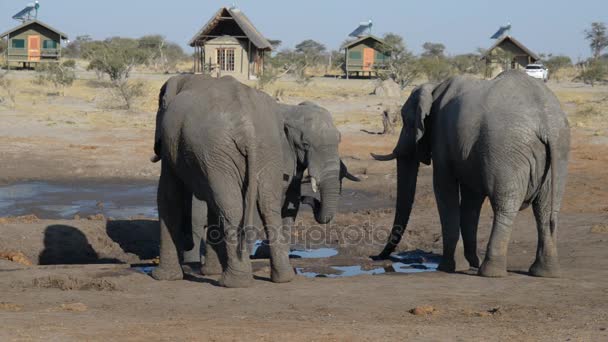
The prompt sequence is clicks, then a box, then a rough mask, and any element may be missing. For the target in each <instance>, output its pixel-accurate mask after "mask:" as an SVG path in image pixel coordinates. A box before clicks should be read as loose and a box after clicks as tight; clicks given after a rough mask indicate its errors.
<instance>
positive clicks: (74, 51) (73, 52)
mask: <svg viewBox="0 0 608 342" xmlns="http://www.w3.org/2000/svg"><path fill="white" fill-rule="evenodd" d="M91 41H93V39H92V38H91V36H89V35H82V36H77V37H76V39H75V40H73V41H71V42H70V43H69V44H68V45H67V46H66V47H65V49H63V55H64V56H66V57H69V58H81V57H82V49H83V46H84V45H86V44H87V43H89V42H91Z"/></svg>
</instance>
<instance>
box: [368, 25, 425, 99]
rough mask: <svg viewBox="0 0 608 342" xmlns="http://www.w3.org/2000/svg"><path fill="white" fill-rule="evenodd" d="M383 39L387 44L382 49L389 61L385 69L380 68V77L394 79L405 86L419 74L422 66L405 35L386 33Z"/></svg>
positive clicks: (402, 86)
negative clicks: (409, 49) (409, 48)
mask: <svg viewBox="0 0 608 342" xmlns="http://www.w3.org/2000/svg"><path fill="white" fill-rule="evenodd" d="M382 40H383V41H384V43H385V45H384V46H383V47H382V49H381V51H382V53H384V54H385V55H387V56H388V57H389V58H388V63H387V66H386V69H385V70H379V71H378V76H379V77H380V79H389V78H390V79H392V80H393V81H395V82H396V83H397V84H399V86H401V88H405V87H406V86H407V85H409V84H410V83H411V82H412V81H413V80H415V79H416V78H417V77H418V76H420V72H421V70H420V66H419V63H418V60H417V59H416V57H415V56H414V54H413V53H411V52H410V51H408V49H407V46H406V44H405V41H404V40H403V37H401V36H400V35H398V34H396V33H386V34H385V35H384V36H383V37H382Z"/></svg>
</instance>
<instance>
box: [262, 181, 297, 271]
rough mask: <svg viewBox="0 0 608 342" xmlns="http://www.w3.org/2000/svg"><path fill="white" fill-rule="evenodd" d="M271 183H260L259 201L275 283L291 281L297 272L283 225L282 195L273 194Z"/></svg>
mask: <svg viewBox="0 0 608 342" xmlns="http://www.w3.org/2000/svg"><path fill="white" fill-rule="evenodd" d="M268 187H269V185H267V184H260V192H261V193H262V194H264V195H263V196H260V199H259V201H258V203H259V208H260V214H261V217H262V222H263V224H264V229H265V231H266V235H267V236H268V241H269V243H270V268H271V279H272V281H273V282H275V283H286V282H289V281H291V280H292V279H293V278H294V276H295V273H294V271H293V267H291V264H290V262H289V236H287V234H286V232H285V227H283V220H282V219H281V212H280V211H279V210H280V208H281V198H280V195H275V194H272V193H271V192H272V190H271V189H268Z"/></svg>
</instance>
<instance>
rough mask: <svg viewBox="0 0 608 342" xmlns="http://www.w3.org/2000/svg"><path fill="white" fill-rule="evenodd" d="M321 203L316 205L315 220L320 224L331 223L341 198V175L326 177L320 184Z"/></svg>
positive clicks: (336, 173) (334, 174) (314, 209)
mask: <svg viewBox="0 0 608 342" xmlns="http://www.w3.org/2000/svg"><path fill="white" fill-rule="evenodd" d="M319 193H320V195H321V201H320V203H315V205H314V206H313V212H314V215H315V220H316V221H317V223H319V224H327V223H329V222H330V221H331V220H332V219H333V218H334V216H335V215H336V211H337V209H338V198H339V197H340V178H339V173H338V172H335V173H332V174H331V175H330V176H325V177H324V178H323V179H322V180H321V182H320V183H319Z"/></svg>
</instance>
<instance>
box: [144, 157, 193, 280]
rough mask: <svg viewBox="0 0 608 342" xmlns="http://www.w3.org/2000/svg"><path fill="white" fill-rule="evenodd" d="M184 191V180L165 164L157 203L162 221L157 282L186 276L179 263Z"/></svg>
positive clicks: (156, 273)
mask: <svg viewBox="0 0 608 342" xmlns="http://www.w3.org/2000/svg"><path fill="white" fill-rule="evenodd" d="M184 192H185V191H184V185H183V183H182V182H181V180H179V179H178V178H177V177H176V176H175V174H174V173H173V171H172V170H171V169H170V168H169V167H168V165H166V163H164V162H163V165H162V169H161V175H160V180H159V183H158V200H157V201H158V216H159V219H160V264H159V265H158V267H157V268H155V269H154V271H152V277H153V278H154V279H157V280H178V279H183V276H184V275H183V272H182V268H181V266H180V260H179V256H180V255H181V253H182V238H183V236H182V235H183V232H182V230H181V226H182V223H183V219H184V217H183V215H184V213H183V204H184V196H185V195H184ZM190 196H191V195H190Z"/></svg>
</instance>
